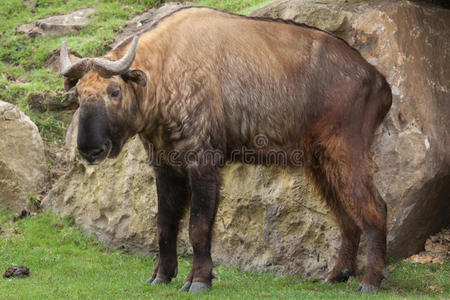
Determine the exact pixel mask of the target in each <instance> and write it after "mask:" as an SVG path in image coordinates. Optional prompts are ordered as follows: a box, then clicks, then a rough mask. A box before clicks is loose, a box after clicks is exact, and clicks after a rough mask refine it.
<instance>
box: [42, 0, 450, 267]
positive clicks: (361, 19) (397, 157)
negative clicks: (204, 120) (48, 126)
mask: <svg viewBox="0 0 450 300" xmlns="http://www.w3.org/2000/svg"><path fill="white" fill-rule="evenodd" d="M377 3H378V4H373V5H371V4H368V3H367V2H365V1H364V2H361V3H359V2H358V1H347V0H341V1H339V0H338V1H331V0H328V1H327V0H320V1H306V0H305V1H300V0H294V1H277V2H274V3H272V4H270V5H268V6H267V7H265V8H262V9H259V10H257V11H256V12H255V13H254V14H255V15H260V16H273V17H283V18H289V19H294V20H296V21H298V22H305V21H307V22H308V23H310V24H311V25H315V26H318V27H320V28H322V29H326V30H330V31H333V32H334V33H335V34H338V35H339V36H341V37H342V38H344V39H346V40H347V41H348V42H349V43H350V44H351V45H353V46H355V47H356V48H357V49H358V50H360V51H361V53H362V54H363V56H364V57H366V59H368V60H369V61H370V62H371V63H372V64H374V65H376V66H377V68H378V69H379V70H380V71H381V72H383V73H384V74H385V75H386V77H387V79H388V81H389V83H390V84H391V86H392V91H393V95H394V99H393V107H392V110H391V111H390V112H389V115H388V116H387V120H386V121H385V122H384V124H383V125H382V128H381V129H380V130H379V132H378V135H377V138H376V142H375V144H376V145H375V147H374V152H375V159H374V160H375V164H376V181H377V185H378V188H379V190H380V193H381V194H382V196H383V197H384V198H385V200H386V201H387V203H388V207H389V224H388V226H389V236H388V248H389V254H390V255H391V256H394V257H401V256H407V255H409V254H411V253H414V252H416V251H418V250H420V249H421V248H422V247H423V243H424V241H425V239H426V238H427V237H428V236H429V235H430V234H431V233H434V232H437V231H439V229H440V228H442V226H444V225H445V224H448V220H449V218H448V216H449V213H450V211H449V205H448V203H449V200H450V199H449V195H450V151H448V149H450V147H449V146H450V130H449V129H450V121H449V120H450V118H449V116H450V102H449V99H450V87H449V85H448V78H450V65H449V64H450V57H449V56H450V53H449V51H448V49H450V36H449V35H450V31H448V30H447V29H448V28H449V27H450V11H448V10H443V9H438V8H435V7H432V6H426V5H425V6H424V5H419V4H415V3H411V2H408V1H396V2H395V3H391V2H390V1H386V2H377ZM76 119H77V118H76V116H75V118H74V122H73V125H72V126H71V128H70V129H69V133H68V140H67V144H68V147H69V149H70V152H69V154H70V155H69V156H70V158H71V159H72V160H73V167H72V169H71V171H70V172H69V173H68V174H66V175H65V176H64V177H63V178H62V179H61V180H60V181H59V182H58V183H57V185H56V186H55V188H54V189H53V190H52V191H51V192H50V194H49V195H48V197H47V198H46V199H45V200H44V204H45V206H46V207H48V208H49V209H52V210H54V211H56V212H58V213H60V214H72V215H74V216H75V217H76V220H77V222H78V223H80V224H82V226H83V227H84V228H85V229H86V230H88V231H93V232H95V233H96V234H97V236H98V237H99V238H100V239H101V240H103V241H105V242H106V243H107V244H108V245H111V246H115V247H118V246H125V247H127V248H130V249H134V250H136V249H137V250H143V251H156V250H157V243H156V241H157V240H156V229H155V226H156V209H157V208H156V207H157V205H156V193H155V185H154V177H153V173H152V171H151V169H150V168H149V167H148V166H147V164H146V157H145V154H144V150H143V149H142V146H141V145H140V142H139V141H138V140H137V139H135V140H133V141H131V142H130V143H129V144H128V145H127V147H125V149H124V151H123V153H122V154H121V155H120V156H119V158H118V159H117V160H114V161H107V162H106V163H105V164H104V165H100V166H97V167H92V166H85V165H84V163H82V162H81V161H80V160H79V159H78V158H77V156H76V155H75V151H74V142H75V138H74V137H75V135H76ZM222 175H223V177H224V187H223V190H222V197H221V203H220V208H219V212H218V216H217V222H216V226H215V232H216V233H215V239H214V247H213V253H214V254H213V255H214V258H215V260H216V261H219V262H227V263H231V264H239V265H241V266H242V267H244V268H250V269H254V270H255V269H256V270H275V271H278V272H284V273H301V274H304V275H311V276H321V275H323V274H325V273H326V271H327V270H328V269H329V268H330V267H331V265H330V262H331V264H332V262H333V259H334V258H335V256H336V252H337V246H338V244H339V235H338V230H337V228H336V226H335V225H334V222H333V221H332V220H331V217H330V214H329V211H328V210H327V209H326V208H325V206H324V205H323V203H322V202H321V201H319V200H318V199H317V197H316V195H315V193H314V192H313V191H312V190H311V186H310V185H309V183H308V182H307V181H306V179H305V177H304V175H303V173H302V171H301V170H299V171H292V170H288V169H279V168H263V167H255V166H244V165H240V164H236V165H231V166H227V167H225V168H224V169H223V170H222ZM185 223H186V221H184V227H183V230H182V233H181V239H180V243H179V245H180V249H181V250H182V251H188V252H189V251H190V247H189V243H188V238H187V233H186V226H185V225H186V224H185Z"/></svg>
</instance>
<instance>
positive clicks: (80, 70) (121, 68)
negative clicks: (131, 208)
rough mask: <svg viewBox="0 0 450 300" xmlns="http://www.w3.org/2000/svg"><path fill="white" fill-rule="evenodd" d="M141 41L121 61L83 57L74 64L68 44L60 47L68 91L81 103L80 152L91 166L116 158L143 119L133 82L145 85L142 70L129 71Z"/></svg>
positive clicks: (134, 41)
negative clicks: (69, 53)
mask: <svg viewBox="0 0 450 300" xmlns="http://www.w3.org/2000/svg"><path fill="white" fill-rule="evenodd" d="M137 44H138V38H137V37H134V39H133V41H132V43H131V45H130V47H129V48H128V52H127V53H126V54H125V55H124V56H123V57H122V58H121V59H119V60H116V61H110V60H107V59H105V58H83V59H81V60H79V61H78V62H76V63H73V64H72V63H71V61H70V58H69V55H68V52H67V47H66V43H65V42H63V44H62V46H61V73H62V74H63V75H64V76H65V78H64V88H65V89H66V91H68V90H71V89H74V92H75V93H76V96H77V98H78V102H79V104H80V111H79V123H78V137H77V144H78V151H79V153H80V155H81V156H82V157H83V158H84V159H85V160H86V161H87V162H88V163H89V164H98V163H100V162H101V161H103V160H104V159H105V158H106V157H116V156H117V155H118V154H119V153H120V151H121V149H122V146H123V145H124V144H125V142H126V141H127V140H128V139H129V138H130V137H132V136H134V135H135V134H136V133H138V131H139V128H140V122H141V120H142V117H141V114H140V112H139V107H138V99H136V93H135V89H134V87H133V85H132V83H135V84H138V85H141V86H145V85H146V83H147V77H146V75H145V73H144V72H143V71H141V70H137V69H134V70H130V67H131V65H132V63H133V60H134V57H135V56H136V50H137Z"/></svg>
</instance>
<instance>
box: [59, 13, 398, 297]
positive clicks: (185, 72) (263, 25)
mask: <svg viewBox="0 0 450 300" xmlns="http://www.w3.org/2000/svg"><path fill="white" fill-rule="evenodd" d="M61 70H62V74H63V75H64V76H65V81H64V82H65V88H66V89H71V88H74V89H75V90H76V94H77V97H78V99H79V103H80V115H79V127H78V140H77V141H78V150H79V153H80V154H81V156H82V157H83V158H84V159H85V160H86V161H87V162H88V163H91V164H97V163H99V162H101V161H102V160H103V159H105V158H106V157H116V156H117V155H118V154H119V152H120V151H121V149H122V147H123V145H124V144H125V143H126V141H127V140H129V139H130V138H131V137H132V136H134V135H139V137H140V139H141V141H142V143H143V144H144V146H145V148H146V149H147V151H148V154H149V158H150V161H151V162H152V164H153V166H154V170H155V174H156V184H157V191H158V219H157V220H158V221H157V226H158V240H159V260H158V263H157V265H156V268H155V270H154V273H153V276H152V277H151V278H150V279H149V280H148V282H149V283H151V284H162V283H168V282H170V281H171V279H172V278H174V277H175V276H176V275H177V249H176V241H177V233H178V224H179V221H180V218H181V217H182V216H183V214H184V212H185V211H186V210H187V207H189V206H190V224H189V237H190V242H191V244H192V247H193V267H192V270H191V272H190V274H189V276H188V277H187V280H186V283H185V284H184V286H183V287H182V290H185V291H190V292H199V291H207V290H209V289H210V287H211V281H212V278H213V277H214V275H215V271H214V269H213V262H212V259H211V236H212V229H213V223H214V219H215V215H216V211H217V206H218V202H219V190H220V185H221V181H220V176H219V172H218V171H219V168H220V167H221V166H222V165H223V164H224V163H227V162H229V161H241V162H245V163H260V164H279V165H284V166H286V167H290V168H295V167H304V168H306V170H307V173H308V174H309V176H310V177H311V179H312V181H313V182H314V183H315V185H316V186H317V188H318V191H319V192H320V194H321V195H322V196H323V198H324V200H325V201H326V203H327V204H328V205H329V207H330V208H331V210H332V212H333V213H334V215H335V217H336V221H337V224H338V225H339V228H340V232H341V236H342V244H341V248H340V252H339V255H338V259H337V262H336V264H335V266H334V268H333V269H332V270H331V272H330V273H329V275H328V277H327V279H326V281H327V282H340V281H345V280H347V279H348V278H349V276H350V275H353V274H354V272H355V268H356V266H355V259H356V254H357V250H358V245H359V241H360V235H361V232H362V231H364V232H365V233H366V234H367V237H368V260H367V268H366V273H365V276H364V279H363V280H362V282H361V285H360V287H359V290H360V291H361V292H373V291H376V290H378V288H379V287H380V284H381V281H382V279H383V277H384V276H385V264H386V204H385V202H384V201H383V199H382V198H381V197H380V195H379V193H378V192H377V189H376V187H375V185H374V180H373V171H372V168H371V144H372V142H373V139H374V132H375V130H376V129H377V127H378V126H379V125H380V123H381V122H382V121H383V119H384V117H385V115H386V114H387V112H388V110H389V108H390V106H391V90H390V87H389V85H388V83H387V82H386V80H385V78H384V77H383V76H382V75H381V74H380V73H379V72H378V71H377V70H376V69H375V68H374V67H373V66H372V65H370V64H369V63H368V62H366V61H365V60H364V59H363V58H362V57H361V55H360V54H359V53H358V51H356V50H355V49H353V48H352V47H350V46H349V45H348V44H347V43H346V42H345V41H343V40H341V39H339V38H337V37H335V36H333V35H330V34H328V33H326V32H324V31H321V30H319V29H317V28H312V27H309V26H307V25H304V24H298V23H295V22H291V21H284V20H279V19H268V18H256V17H246V16H240V15H236V14H230V13H226V12H222V11H219V10H215V9H211V8H206V7H191V8H184V9H180V10H177V11H176V12H174V13H172V14H170V15H168V16H166V17H164V18H163V19H161V20H160V21H159V22H157V23H156V24H155V25H154V26H153V27H152V28H151V29H150V30H148V31H146V32H142V33H140V34H139V36H136V37H134V38H130V39H128V40H126V41H124V42H123V43H122V44H120V45H119V46H117V47H116V48H115V49H113V50H112V51H111V52H110V53H108V54H107V55H105V56H104V57H102V58H85V59H82V60H81V61H78V62H76V63H71V62H70V60H69V57H68V54H67V48H66V45H65V43H63V46H62V48H61ZM273 153H276V154H277V155H273ZM161 154H163V155H161ZM280 154H281V155H280Z"/></svg>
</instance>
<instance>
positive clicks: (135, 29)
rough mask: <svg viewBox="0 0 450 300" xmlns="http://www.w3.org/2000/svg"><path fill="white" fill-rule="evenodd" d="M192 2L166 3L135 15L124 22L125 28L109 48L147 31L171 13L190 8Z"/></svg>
mask: <svg viewBox="0 0 450 300" xmlns="http://www.w3.org/2000/svg"><path fill="white" fill-rule="evenodd" d="M192 5H193V3H192V2H168V3H165V4H163V5H162V6H161V7H159V8H158V9H156V8H150V9H149V10H147V11H145V12H144V13H142V14H139V15H136V16H135V17H134V18H132V19H131V20H129V21H127V22H125V27H124V28H123V29H122V31H121V32H120V34H119V36H118V37H117V38H116V39H115V40H114V42H112V44H111V45H110V48H111V49H112V48H114V47H115V46H117V45H118V44H120V42H122V41H123V40H125V39H127V38H128V37H130V36H133V35H135V34H138V33H140V32H145V31H147V30H148V29H149V28H150V27H152V26H153V24H155V23H156V22H157V21H159V20H160V19H161V18H162V17H164V16H166V15H168V14H170V13H172V12H173V11H175V10H177V9H179V8H181V7H187V6H192Z"/></svg>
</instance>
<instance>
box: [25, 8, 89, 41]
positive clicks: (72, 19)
mask: <svg viewBox="0 0 450 300" xmlns="http://www.w3.org/2000/svg"><path fill="white" fill-rule="evenodd" d="M94 12H95V9H94V8H83V9H80V10H77V11H74V12H72V13H70V14H66V15H57V16H51V17H48V18H45V19H41V20H36V21H34V22H32V23H29V24H23V25H20V26H19V27H18V28H17V32H20V33H23V34H26V35H28V36H29V37H31V38H34V37H36V36H58V35H63V34H69V33H74V32H77V31H79V30H80V29H81V28H83V27H84V26H86V25H87V24H88V22H89V20H90V16H91V15H92V14H93V13H94Z"/></svg>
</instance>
